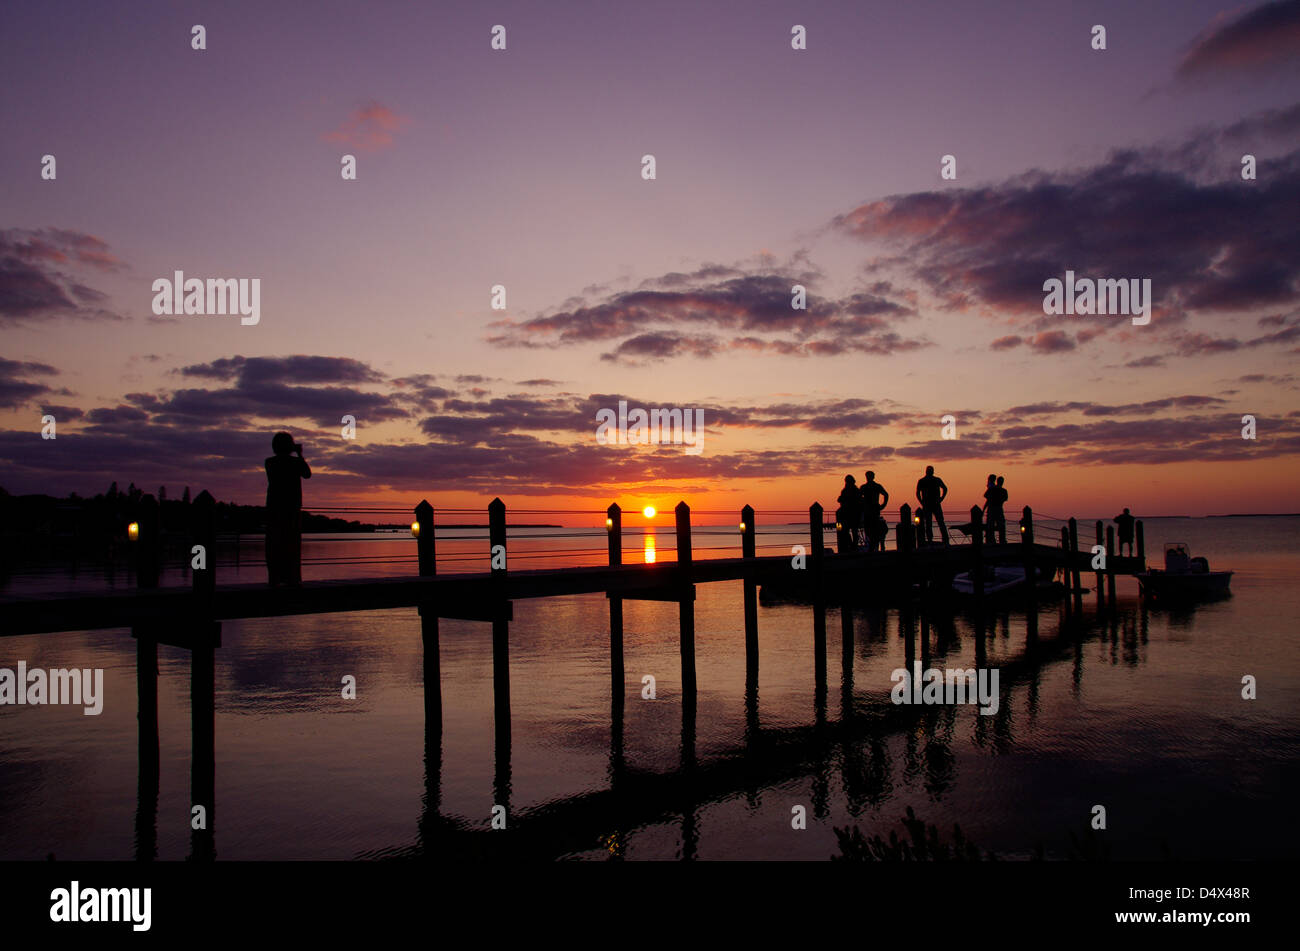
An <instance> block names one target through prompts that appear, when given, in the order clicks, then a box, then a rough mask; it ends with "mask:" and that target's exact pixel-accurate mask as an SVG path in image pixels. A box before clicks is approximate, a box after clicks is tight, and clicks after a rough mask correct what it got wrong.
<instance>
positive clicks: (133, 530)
mask: <svg viewBox="0 0 1300 951" xmlns="http://www.w3.org/2000/svg"><path fill="white" fill-rule="evenodd" d="M126 537H127V538H129V539H131V541H133V542H138V541H139V540H140V523H139V522H132V523H131V524H129V525H128V526H127V527H126Z"/></svg>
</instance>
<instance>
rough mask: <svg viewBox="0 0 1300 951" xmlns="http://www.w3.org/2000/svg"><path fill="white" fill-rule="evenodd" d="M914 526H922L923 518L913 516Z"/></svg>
mask: <svg viewBox="0 0 1300 951" xmlns="http://www.w3.org/2000/svg"><path fill="white" fill-rule="evenodd" d="M912 524H913V525H920V524H921V516H919V515H913V516H912ZM1021 531H1024V529H1021Z"/></svg>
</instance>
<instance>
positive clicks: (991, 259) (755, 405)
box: [0, 0, 1300, 516]
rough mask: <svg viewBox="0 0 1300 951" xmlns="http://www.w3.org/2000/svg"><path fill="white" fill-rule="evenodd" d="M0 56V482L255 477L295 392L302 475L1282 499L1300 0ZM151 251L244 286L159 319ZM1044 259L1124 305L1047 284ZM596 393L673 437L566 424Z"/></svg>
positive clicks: (714, 489) (379, 14)
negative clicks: (675, 434)
mask: <svg viewBox="0 0 1300 951" xmlns="http://www.w3.org/2000/svg"><path fill="white" fill-rule="evenodd" d="M195 24H200V25H202V26H203V27H204V31H205V36H204V39H205V48H204V49H194V48H193V46H192V42H193V39H192V33H193V29H192V28H193V27H194V25H195ZM498 25H500V26H503V27H504V28H505V49H493V48H492V37H493V28H494V27H495V26H498ZM796 25H800V26H803V27H804V28H805V31H806V48H805V49H794V48H792V28H793V27H795V26H796ZM1098 26H1101V27H1104V28H1105V48H1104V49H1098V48H1095V46H1096V44H1097V36H1096V27H1098ZM0 78H3V83H0V117H2V118H3V125H4V129H5V134H4V136H3V138H2V140H0V335H2V337H0V339H2V340H3V347H2V348H0V486H3V487H4V488H5V489H6V490H8V491H9V492H11V493H14V494H18V493H26V492H51V493H57V494H64V493H68V492H73V491H75V492H78V493H80V494H82V495H91V494H94V493H96V492H101V491H103V490H104V489H106V488H107V486H108V483H109V482H111V481H113V480H117V481H119V482H120V483H121V484H122V485H123V486H125V485H126V484H127V483H128V482H135V483H137V484H139V485H140V486H142V487H144V488H146V489H148V490H154V489H155V488H156V487H157V486H159V485H164V484H165V485H167V486H168V488H169V494H172V495H178V494H179V492H180V489H181V488H182V487H183V486H186V485H188V486H190V487H191V490H192V491H193V492H197V491H198V490H199V489H200V488H208V489H210V490H211V491H212V492H213V493H214V494H215V495H216V496H217V497H218V498H220V499H226V500H231V501H240V502H246V503H256V502H258V501H260V500H261V498H262V496H263V494H264V491H265V475H264V473H263V470H262V462H263V459H264V458H265V457H266V456H267V455H269V454H270V437H271V435H272V434H273V433H274V432H276V431H277V430H279V429H288V430H290V431H291V432H292V433H293V434H294V435H295V438H296V439H298V440H299V441H300V442H302V443H303V444H304V447H305V454H306V457H307V459H308V461H309V462H310V463H311V464H312V466H313V469H314V477H313V479H312V481H311V483H310V484H309V486H308V488H307V493H306V502H305V505H306V506H307V507H308V508H310V507H311V506H312V505H313V504H317V505H346V504H373V505H397V506H406V505H412V506H413V505H414V504H415V503H416V502H418V501H419V500H420V499H421V498H426V497H427V498H429V499H430V501H432V502H433V503H434V505H435V507H436V508H448V507H452V508H454V507H463V508H479V507H485V506H486V504H487V502H488V500H490V499H491V498H492V497H493V496H500V497H501V498H503V499H504V500H505V501H506V502H507V505H508V506H512V507H515V508H546V507H562V508H579V509H584V510H592V511H595V510H600V509H603V508H604V507H605V506H606V505H607V504H609V502H611V501H619V502H620V503H621V504H623V505H624V507H625V508H626V507H629V506H631V507H636V508H640V507H641V506H642V505H645V504H654V505H656V506H657V507H659V508H660V509H661V510H667V509H670V508H671V506H672V505H673V504H674V503H675V502H676V501H677V500H679V499H685V500H686V501H688V502H689V503H690V504H691V505H692V506H693V507H695V508H697V509H703V510H718V511H729V510H732V509H735V510H739V508H740V507H741V506H742V505H744V504H746V503H748V504H752V505H754V506H755V508H756V509H758V510H759V511H760V512H761V511H762V510H764V509H767V510H776V509H780V510H793V509H801V508H806V507H807V506H808V505H809V504H810V503H811V502H813V501H821V502H822V503H823V504H825V505H827V506H828V507H829V506H833V500H834V498H835V496H836V495H837V493H838V492H839V488H840V485H841V483H842V480H843V477H844V475H845V474H846V473H853V474H855V475H856V477H857V478H858V480H859V481H861V479H862V476H863V472H864V470H866V469H868V468H870V469H873V470H874V471H875V472H876V473H877V477H878V479H879V480H880V481H881V482H882V483H883V484H884V485H885V486H886V487H887V488H888V489H889V490H890V492H891V493H892V495H893V499H891V504H895V503H897V502H901V501H904V500H907V499H909V498H910V497H911V495H912V487H913V486H914V484H915V480H916V478H917V477H919V476H920V475H921V473H922V470H923V469H924V466H926V465H927V464H932V465H935V467H936V469H937V471H938V473H939V475H940V476H941V477H943V478H944V480H945V481H946V482H947V483H948V485H949V486H950V488H951V490H952V499H951V500H950V502H949V503H948V508H950V509H953V508H956V509H964V508H965V507H967V506H969V505H972V504H978V503H979V502H980V501H981V493H982V490H983V485H984V480H985V476H986V475H987V474H988V473H989V472H997V473H1000V474H1003V475H1005V477H1006V480H1007V488H1008V489H1009V491H1010V493H1011V496H1010V502H1009V505H1010V506H1011V507H1013V508H1018V507H1019V506H1021V505H1024V504H1030V505H1032V506H1034V508H1035V509H1036V510H1038V511H1043V512H1047V513H1051V514H1054V515H1069V514H1078V515H1080V516H1089V515H1093V516H1095V515H1104V514H1108V513H1113V511H1118V509H1119V507H1121V506H1130V507H1132V508H1133V510H1134V511H1135V512H1138V513H1140V514H1148V515H1160V514H1181V513H1192V514H1222V513H1229V512H1280V511H1288V512H1295V511H1300V479H1297V475H1300V409H1297V406H1296V399H1295V396H1296V392H1297V388H1298V387H1300V377H1298V376H1297V374H1296V373H1295V371H1294V369H1293V368H1294V365H1295V355H1296V352H1297V350H1298V349H1300V254H1298V253H1297V251H1296V248H1297V247H1298V246H1300V241H1298V239H1300V178H1298V177H1297V176H1298V173H1300V0H1278V2H1269V3H1263V4H1260V3H1245V4H1225V3H1219V2H1200V0H1175V2H1146V3H1142V4H1132V3H1130V2H1127V0H1123V2H1116V3H1105V2H1098V3H1086V4H1085V3H1062V2H1050V0H1049V2H1041V3H1032V4H1031V3H1011V2H990V3H981V4H965V3H934V2H914V3H907V4H896V3H863V2H851V3H850V2H844V3H837V2H803V3H792V2H791V3H767V2H745V3H709V4H699V3H655V4H632V3H620V4H610V3H573V2H567V0H566V2H558V3H552V4H546V5H539V4H535V3H494V4H490V5H485V4H468V3H467V4H459V5H437V6H433V5H428V4H415V3H409V4H408V3H376V4H368V5H364V6H357V5H356V4H343V3H311V4H273V5H272V4H259V3H241V2H231V3H224V4H222V5H220V7H216V6H213V5H210V4H198V3H166V4H163V3H147V2H143V3H135V4H132V5H131V6H130V7H129V8H123V7H113V6H110V5H103V4H96V3H67V2H58V0H53V2H42V3H16V4H11V5H9V6H8V7H7V9H6V13H5V29H4V30H3V31H0ZM46 155H52V156H54V158H55V177H54V178H53V179H49V178H45V177H43V176H42V170H43V168H44V167H45V165H46V164H47V163H46V160H45V159H44V156H46ZM345 155H351V156H354V157H355V160H356V178H355V180H345V179H344V178H343V176H342V174H341V168H342V161H343V156H345ZM646 155H653V156H654V159H655V176H654V178H653V179H647V178H645V177H644V176H643V156H646ZM1245 155H1252V156H1254V157H1255V177H1254V178H1253V179H1246V178H1244V177H1243V174H1242V168H1243V165H1242V161H1243V156H1245ZM944 156H952V158H953V159H954V162H953V165H954V166H955V178H945V177H943V175H942V174H941V170H942V162H943V157H944ZM176 270H181V271H183V272H184V273H185V275H186V276H187V277H197V278H203V279H206V278H236V279H239V278H243V279H250V280H251V279H254V278H256V279H257V280H258V281H259V285H260V320H259V321H258V323H257V324H256V325H244V324H242V323H241V321H240V319H239V318H238V317H237V316H229V315H226V316H209V315H199V314H188V315H185V314H182V315H166V314H163V315H159V314H156V313H154V309H153V306H152V304H153V301H154V296H155V294H154V291H153V283H154V281H155V280H157V279H159V278H169V279H170V278H171V277H172V275H173V273H174V271H176ZM1067 270H1070V271H1073V272H1074V273H1075V274H1076V275H1078V276H1080V277H1089V278H1091V279H1119V278H1124V279H1139V280H1149V281H1150V282H1151V284H1150V286H1151V297H1152V308H1151V319H1150V322H1149V323H1148V324H1146V325H1136V324H1134V323H1133V322H1132V321H1131V320H1130V319H1129V317H1127V316H1115V315H1105V316H1102V315H1068V314H1059V315H1058V314H1048V313H1045V312H1044V307H1043V299H1044V282H1045V281H1047V280H1049V279H1052V278H1056V279H1063V278H1064V276H1065V273H1066V271H1067ZM796 284H799V285H801V286H803V287H805V288H806V293H807V306H806V308H805V309H802V310H800V309H796V308H794V307H792V306H791V301H792V288H793V287H794V285H796ZM496 285H501V286H503V287H504V288H505V303H506V306H505V308H504V309H503V310H502V309H494V308H493V307H492V306H491V303H492V295H493V288H494V286H496ZM620 399H622V400H626V401H627V402H628V404H629V405H630V406H632V407H644V408H647V409H649V408H681V409H694V410H697V411H702V412H703V419H704V423H705V427H706V429H705V436H704V442H703V451H702V452H700V453H698V454H691V453H687V452H685V451H684V447H683V446H680V445H657V446H635V445H634V446H627V445H602V444H600V443H599V442H598V441H597V439H596V413H597V412H598V410H600V409H602V408H614V409H616V408H617V406H618V401H619V400H620ZM1247 414H1249V415H1250V416H1252V417H1254V419H1255V426H1256V438H1254V439H1244V438H1242V429H1243V416H1245V415H1247ZM47 415H49V416H53V417H54V418H55V420H56V438H54V439H46V438H42V430H43V428H44V427H43V424H42V418H43V417H45V416H47ZM345 415H350V416H352V417H354V418H355V420H356V430H355V437H354V438H345V436H344V435H343V426H342V419H343V417H344V416H345ZM946 415H951V416H952V417H953V421H954V424H953V427H950V428H949V430H948V431H947V433H946V434H945V432H944V428H943V422H942V420H943V418H944V417H945V416H946ZM945 435H949V436H955V438H944V436H945Z"/></svg>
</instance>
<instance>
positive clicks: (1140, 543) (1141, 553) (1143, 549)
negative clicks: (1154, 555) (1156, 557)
mask: <svg viewBox="0 0 1300 951" xmlns="http://www.w3.org/2000/svg"><path fill="white" fill-rule="evenodd" d="M1133 528H1134V531H1135V532H1136V538H1137V549H1138V550H1137V556H1138V558H1139V560H1141V562H1142V569H1143V570H1144V571H1145V570H1146V566H1147V543H1146V536H1145V535H1144V534H1143V531H1142V519H1138V520H1137V524H1136V525H1134V526H1133Z"/></svg>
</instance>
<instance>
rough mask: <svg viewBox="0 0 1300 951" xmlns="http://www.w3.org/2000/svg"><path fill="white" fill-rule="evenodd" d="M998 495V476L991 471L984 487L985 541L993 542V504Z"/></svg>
mask: <svg viewBox="0 0 1300 951" xmlns="http://www.w3.org/2000/svg"><path fill="white" fill-rule="evenodd" d="M997 497H998V477H997V474H996V473H993V472H990V473H989V481H988V485H986V486H985V487H984V508H983V512H984V543H985V544H986V545H992V544H993V537H994V531H995V529H994V528H993V505H994V503H995V501H996V500H997Z"/></svg>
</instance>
